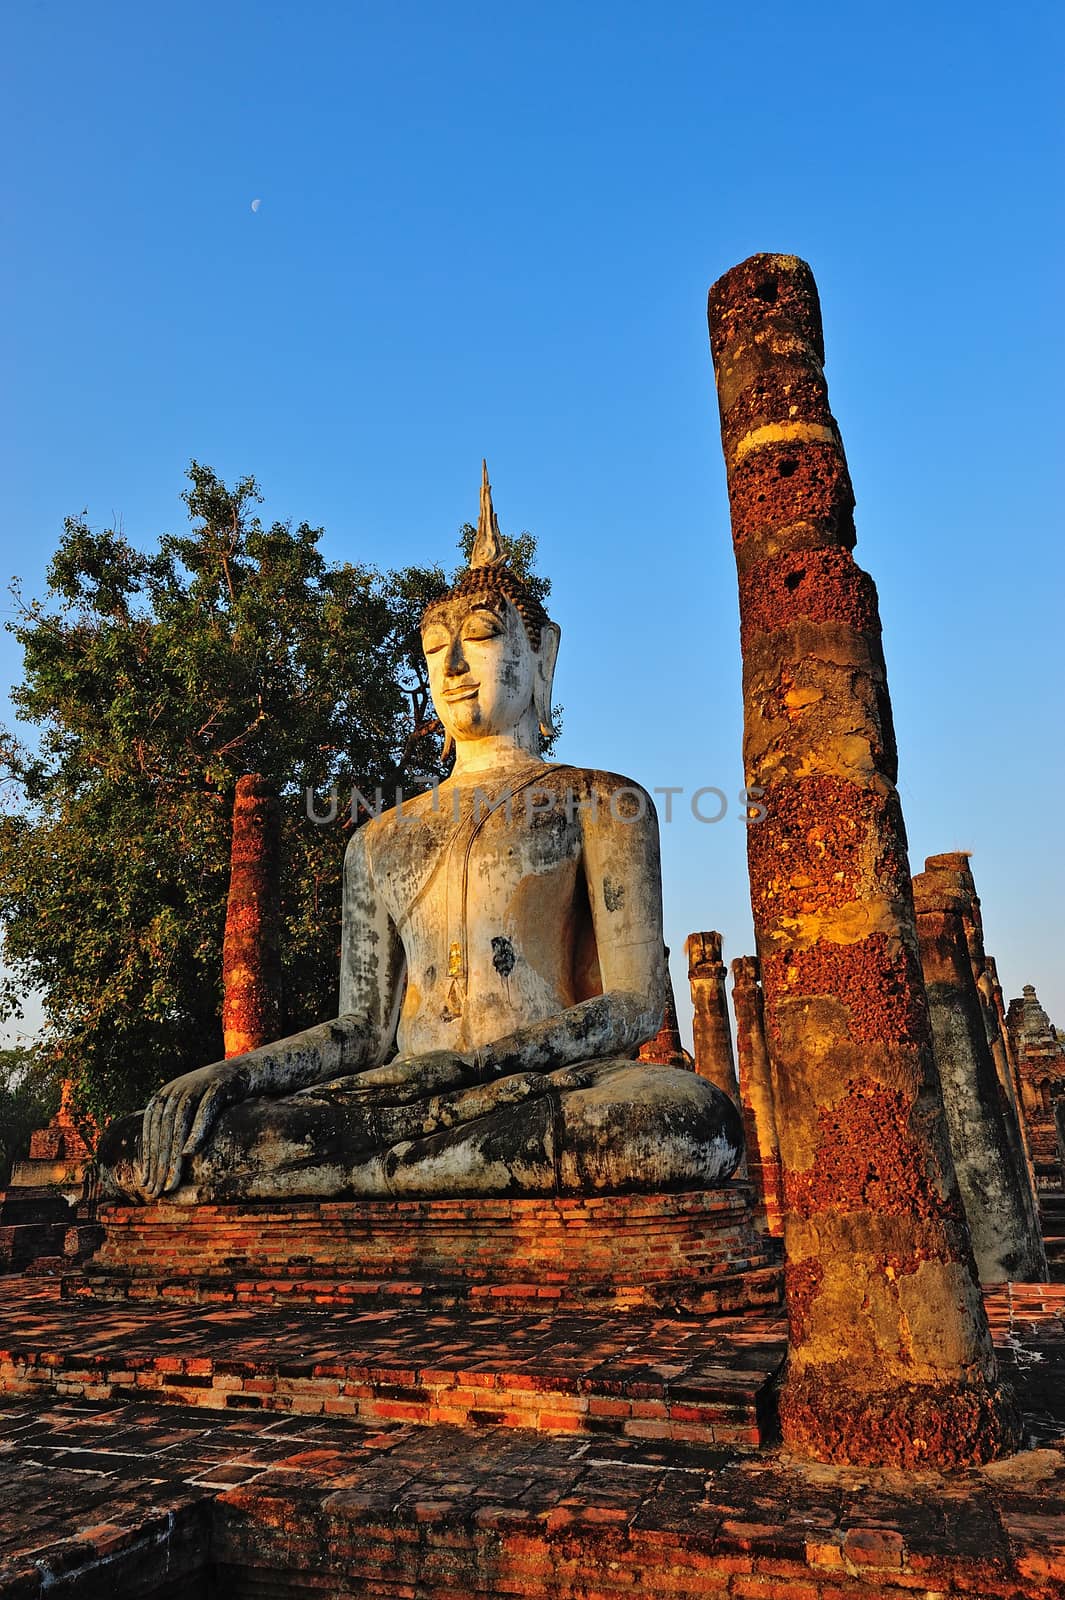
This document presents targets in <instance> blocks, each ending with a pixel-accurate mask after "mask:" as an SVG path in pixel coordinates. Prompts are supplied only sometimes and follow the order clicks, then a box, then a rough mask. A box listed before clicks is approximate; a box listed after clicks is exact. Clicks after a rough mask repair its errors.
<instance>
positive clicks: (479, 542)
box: [422, 461, 554, 650]
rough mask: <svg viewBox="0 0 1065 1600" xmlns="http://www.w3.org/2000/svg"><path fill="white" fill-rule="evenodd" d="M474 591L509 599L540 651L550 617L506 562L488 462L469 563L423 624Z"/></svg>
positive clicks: (429, 609)
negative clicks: (449, 603) (442, 607)
mask: <svg viewBox="0 0 1065 1600" xmlns="http://www.w3.org/2000/svg"><path fill="white" fill-rule="evenodd" d="M475 594H494V595H499V596H501V597H502V598H503V599H505V600H509V601H510V603H511V605H512V606H513V607H514V608H515V610H516V611H517V612H518V615H519V616H520V617H521V620H522V622H523V623H524V625H525V632H526V633H527V634H528V637H529V643H530V644H531V645H532V647H533V649H534V650H539V648H540V636H541V633H542V631H543V629H544V627H545V625H547V624H548V623H549V621H550V619H549V617H548V615H547V612H546V611H545V610H544V608H543V606H542V605H541V603H540V601H539V599H538V598H537V596H536V595H535V594H534V593H533V592H532V590H531V589H530V588H528V586H527V585H526V583H525V582H524V581H523V579H521V578H519V577H518V574H517V573H516V572H515V571H514V570H513V569H512V568H511V567H509V566H508V565H507V552H506V546H505V545H504V543H503V535H502V534H501V533H500V531H499V518H498V517H497V516H496V513H495V507H494V506H493V504H492V485H491V484H490V483H489V481H488V463H487V461H482V462H481V509H480V514H479V517H478V521H477V534H476V537H475V538H474V541H473V548H472V550H471V551H470V564H469V566H468V567H467V568H466V571H465V572H464V573H462V574H461V576H460V577H459V578H458V579H457V580H456V581H455V583H454V584H452V586H451V588H450V589H448V590H447V592H446V593H445V594H443V595H441V596H440V597H439V599H437V600H433V601H431V602H430V603H429V605H428V606H427V607H426V609H425V613H424V615H423V617H422V627H423V628H424V626H425V622H426V618H427V617H429V615H430V614H431V613H432V611H433V610H434V609H435V607H437V606H438V605H442V604H443V603H444V602H445V601H448V600H456V599H458V598H459V597H460V596H463V595H475ZM551 625H552V626H554V625H553V624H551Z"/></svg>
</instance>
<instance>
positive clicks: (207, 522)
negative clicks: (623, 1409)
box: [0, 462, 545, 1117]
mask: <svg viewBox="0 0 1065 1600" xmlns="http://www.w3.org/2000/svg"><path fill="white" fill-rule="evenodd" d="M188 477H189V487H188V489H187V490H186V491H185V493H184V496H183V498H184V500H185V502H186V505H187V508H188V513H189V518H190V522H191V528H190V530H189V531H187V532H185V533H182V534H167V535H165V536H164V537H163V538H161V539H160V541H159V543H158V546H157V547H156V548H155V549H154V550H153V551H151V552H149V553H144V552H142V551H140V550H137V549H135V548H134V547H133V545H132V544H130V542H129V541H128V540H126V539H125V538H124V537H123V536H122V534H121V533H119V532H116V531H115V530H114V529H107V530H105V531H102V532H98V531H94V530H93V529H91V528H90V527H89V525H88V523H87V522H86V521H85V519H84V518H70V519H68V520H67V522H66V525H65V531H64V534H63V537H62V539H61V541H60V544H59V548H58V549H57V551H56V553H55V556H54V557H53V560H52V562H51V565H50V567H49V569H48V575H47V593H46V595H45V597H44V599H41V600H37V599H35V600H32V601H29V602H26V601H24V600H23V599H22V596H21V593H20V591H19V590H18V587H17V586H16V590H15V593H16V600H17V603H18V607H19V614H18V617H17V620H16V621H15V622H14V623H12V624H10V626H11V629H12V631H13V632H14V634H15V636H16V638H17V639H18V641H19V643H20V645H21V646H22V649H23V654H24V676H23V681H22V683H21V685H20V686H19V687H18V688H17V689H16V691H15V693H14V696H13V698H14V702H15V706H16V709H17V714H18V717H19V718H20V720H22V721H24V722H26V723H28V724H30V725H31V726H32V727H34V728H35V729H36V738H35V740H34V741H33V742H32V743H28V742H26V741H23V740H20V739H17V738H15V737H14V736H13V735H12V734H11V733H5V734H4V735H3V737H2V756H3V760H4V765H5V769H6V775H7V778H8V780H9V783H8V787H7V794H8V805H7V808H6V813H5V814H4V815H3V816H2V817H0V928H2V930H3V936H4V958H5V963H6V966H7V968H8V970H9V976H8V978H7V980H6V984H5V990H4V1003H5V1004H6V1006H7V1009H8V1012H9V1013H10V1012H11V1011H13V1010H15V1009H17V1007H18V1005H19V1003H20V998H21V996H22V995H24V994H25V993H26V992H27V991H28V990H39V991H41V993H42V996H43V1006H44V1013H45V1020H46V1032H45V1041H44V1047H45V1048H46V1049H47V1052H48V1055H49V1059H50V1060H51V1062H52V1064H53V1067H54V1070H55V1071H57V1072H58V1073H59V1074H60V1075H61V1076H69V1077H73V1078H74V1079H75V1080H76V1081H77V1083H78V1085H79V1095H80V1099H81V1102H82V1105H83V1106H84V1108H85V1109H86V1110H88V1111H91V1112H92V1113H93V1114H95V1115H96V1116H97V1117H107V1116H109V1115H113V1114H115V1113H116V1112H118V1111H122V1110H126V1109H129V1108H131V1107H133V1106H135V1105H137V1104H142V1103H143V1101H144V1099H145V1097H146V1096H147V1094H149V1093H150V1092H151V1091H152V1090H153V1089H154V1088H155V1087H157V1086H158V1085H159V1084H160V1083H162V1082H165V1081H167V1080H168V1079H170V1078H173V1077H174V1076H176V1075H177V1074H179V1073H181V1072H184V1071H187V1070H189V1069H190V1068H192V1067H195V1066H198V1065H202V1064H203V1063H205V1062H208V1061H212V1060H216V1059H218V1057H219V1056H220V1055H221V1054H222V1040H221V1024H220V995H221V949H222V933H223V926H224V919H225V902H226V892H227V886H228V868H229V838H230V817H231V807H232V795H233V789H234V786H235V783H236V780H237V778H238V777H239V776H240V775H241V774H242V773H246V772H258V773H262V774H263V775H264V776H266V777H267V778H268V779H269V780H270V781H271V782H272V783H273V784H275V785H276V787H277V789H278V792H279V793H280V795H281V798H282V810H283V823H282V834H283V839H282V930H283V966H284V1000H283V1006H284V1015H283V1025H284V1031H285V1032H290V1031H294V1030H296V1029H298V1028H301V1027H305V1026H307V1025H309V1024H311V1023H313V1022H315V1021H318V1020H321V1019H322V1018H324V1017H326V1016H330V1015H334V1014H335V1008H336V1003H337V996H336V985H337V971H338V957H339V941H340V872H341V862H342V857H343V850H344V844H345V842H346V837H347V833H348V831H350V826H351V821H350V816H348V815H346V812H345V809H344V806H343V803H342V805H341V809H340V818H339V821H338V824H337V825H336V826H334V827H321V826H316V825H315V824H314V823H312V822H311V821H309V820H308V817H307V814H306V808H305V803H304V795H305V791H306V790H307V789H308V788H313V789H314V790H315V791H316V792H318V793H321V792H323V791H328V790H330V789H331V788H334V787H335V788H336V790H337V791H338V794H339V795H341V796H343V797H345V798H346V797H347V796H348V795H350V792H351V789H352V787H353V786H355V787H357V788H358V789H359V790H361V791H362V792H363V793H364V794H366V795H371V794H372V793H373V791H374V790H375V788H376V787H377V786H378V785H380V786H381V788H382V790H383V791H384V793H385V794H386V795H388V794H389V793H390V792H391V791H393V790H394V789H395V787H396V785H397V784H399V783H402V784H403V785H404V786H405V787H406V788H407V790H408V792H412V791H413V790H414V789H417V788H422V787H424V786H425V785H426V784H427V783H429V782H430V781H431V780H432V779H433V778H435V777H439V776H442V775H443V773H442V768H441V755H440V750H441V741H440V737H439V729H438V726H437V724H436V722H435V720H434V717H433V712H432V708H431V705H430V702H429V697H428V687H427V683H426V679H425V672H424V662H423V661H422V657H421V653H420V648H419V631H418V624H419V621H420V618H421V615H422V612H423V610H424V608H425V606H426V604H427V603H428V602H429V600H430V599H432V598H435V597H436V596H437V595H438V594H439V593H440V592H441V591H442V590H443V589H444V588H445V587H446V582H447V579H446V575H445V573H444V571H443V569H441V568H439V567H431V568H419V567H406V568H403V569H401V570H398V571H391V572H386V573H381V572H379V571H377V570H375V569H374V568H372V567H370V566H365V565H360V564H356V563H351V562H342V563H331V562H328V561H327V560H326V558H325V557H324V555H323V554H322V551H321V549H320V542H321V538H322V530H321V529H319V528H312V527H309V526H308V525H307V524H306V523H300V524H299V525H298V526H296V527H293V526H292V525H291V524H289V523H280V522H275V523H272V524H271V525H269V526H264V525H263V524H262V523H261V522H260V520H259V518H258V516H257V515H256V514H255V507H256V505H257V504H259V503H260V500H261V497H260V495H259V491H258V486H257V484H256V482H255V480H254V479H253V478H243V479H241V480H240V481H239V482H237V483H236V484H235V485H234V486H233V487H231V488H230V487H227V486H226V484H224V483H223V482H222V480H221V479H220V478H218V477H217V475H216V474H215V473H214V472H213V471H212V470H211V469H210V468H209V467H205V466H201V465H200V464H199V463H197V462H193V463H192V464H191V466H190V469H189V474H188ZM470 532H472V530H467V529H463V530H462V531H461V533H460V543H461V542H462V540H463V539H467V540H468V537H469V533H470ZM511 549H512V550H513V552H514V560H515V565H517V566H520V567H521V568H522V569H524V572H525V574H526V575H530V576H532V581H533V582H535V583H538V584H539V585H540V590H541V592H544V584H545V580H543V579H537V578H536V577H535V575H532V574H531V564H532V561H533V559H534V556H535V540H533V539H532V537H531V535H527V534H523V535H520V536H519V537H518V539H517V540H516V541H512V542H511Z"/></svg>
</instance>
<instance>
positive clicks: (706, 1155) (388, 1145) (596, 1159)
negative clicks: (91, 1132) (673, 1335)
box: [100, 1059, 742, 1203]
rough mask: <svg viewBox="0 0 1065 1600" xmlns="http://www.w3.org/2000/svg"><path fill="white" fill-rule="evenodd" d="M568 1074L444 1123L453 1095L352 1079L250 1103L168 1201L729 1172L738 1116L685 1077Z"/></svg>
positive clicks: (630, 1181)
mask: <svg viewBox="0 0 1065 1600" xmlns="http://www.w3.org/2000/svg"><path fill="white" fill-rule="evenodd" d="M574 1077H575V1078H576V1080H577V1083H578V1086H577V1087H572V1088H563V1087H560V1086H559V1085H558V1084H556V1083H555V1082H553V1081H552V1079H551V1076H550V1075H547V1076H546V1077H539V1076H538V1075H533V1076H532V1079H531V1081H530V1075H519V1076H516V1077H514V1078H510V1079H501V1080H497V1081H496V1083H495V1084H493V1085H492V1089H493V1096H494V1097H499V1096H500V1094H501V1095H502V1099H503V1100H504V1102H506V1101H507V1099H508V1098H509V1099H510V1103H504V1104H502V1105H497V1106H496V1108H495V1109H492V1110H489V1111H488V1112H487V1113H486V1114H485V1115H482V1116H475V1117H473V1118H472V1119H471V1120H466V1121H462V1122H460V1123H459V1124H458V1125H457V1126H450V1127H449V1126H446V1122H447V1117H448V1107H447V1105H446V1102H447V1101H449V1100H450V1101H452V1102H453V1101H455V1100H457V1099H458V1098H459V1097H457V1096H448V1097H441V1100H439V1101H432V1102H425V1101H422V1102H416V1103H415V1104H413V1105H406V1106H372V1105H369V1104H367V1103H366V1101H365V1100H364V1099H363V1098H361V1097H360V1096H359V1095H358V1093H357V1091H356V1085H357V1082H358V1080H357V1078H354V1077H352V1078H337V1079H334V1080H333V1081H332V1082H330V1083H325V1084H321V1085H316V1086H315V1087H313V1088H309V1089H302V1090H300V1091H299V1092H298V1093H296V1094H293V1095H289V1096H286V1097H284V1098H281V1099H275V1100H269V1099H257V1100H252V1101H248V1102H245V1103H244V1104H243V1105H238V1106H234V1107H231V1108H230V1109H229V1110H227V1111H225V1112H223V1113H222V1115H221V1116H220V1118H219V1120H218V1123H217V1125H216V1127H215V1130H214V1133H213V1136H212V1140H211V1143H210V1145H209V1147H208V1148H207V1149H206V1150H204V1151H202V1152H201V1153H200V1154H198V1155H196V1156H194V1157H193V1158H192V1160H191V1161H190V1162H189V1165H188V1170H187V1173H186V1177H185V1182H184V1183H183V1185H182V1188H181V1189H179V1190H178V1192H177V1193H176V1195H175V1196H174V1198H175V1199H176V1200H177V1201H179V1202H181V1201H184V1200H189V1201H201V1202H207V1201H214V1202H219V1203H225V1202H228V1201H238V1200H257V1199H258V1200H277V1199H296V1198H303V1197H310V1196H314V1197H320V1198H326V1197H330V1198H346V1197H352V1196H358V1197H361V1198H367V1199H374V1198H380V1199H393V1198H399V1197H403V1198H433V1197H438V1196H441V1195H451V1196H455V1197H461V1196H481V1197H485V1198H488V1197H493V1196H495V1197H499V1196H520V1195H529V1196H534V1195H557V1194H592V1193H597V1192H598V1193H625V1192H632V1191H645V1192H654V1191H659V1190H668V1189H694V1188H704V1187H707V1186H710V1185H713V1184H715V1183H721V1182H723V1181H724V1180H725V1179H726V1178H728V1177H729V1176H730V1175H731V1174H732V1172H733V1171H734V1170H735V1168H736V1166H737V1165H738V1163H739V1159H740V1154H741V1151H742V1131H741V1125H740V1120H739V1116H738V1113H737V1112H736V1109H735V1107H734V1106H733V1104H732V1102H731V1100H730V1099H729V1098H728V1096H727V1095H725V1094H723V1093H722V1091H721V1090H720V1089H718V1088H717V1087H716V1086H715V1085H713V1084H711V1083H708V1082H707V1081H706V1080H705V1079H703V1078H699V1077H697V1076H696V1075H695V1073H693V1072H689V1071H686V1070H683V1069H679V1068H673V1067H659V1066H647V1065H645V1064H642V1063H639V1062H635V1061H632V1060H629V1059H625V1060H608V1061H600V1062H595V1063H589V1064H587V1065H584V1066H581V1067H579V1068H576V1069H572V1068H571V1069H567V1072H566V1078H567V1079H568V1080H572V1079H573V1078H574ZM511 1086H513V1095H512V1096H510V1097H508V1094H507V1090H508V1088H509V1087H511ZM141 1127H142V1117H141V1114H140V1113H136V1114H135V1115H133V1116H130V1117H124V1118H122V1119H120V1120H119V1121H117V1122H115V1123H113V1124H112V1125H111V1127H110V1128H109V1129H108V1130H107V1133H106V1134H105V1136H104V1144H103V1145H102V1146H101V1151H100V1155H101V1160H102V1162H103V1164H104V1165H106V1166H107V1167H108V1168H109V1169H110V1171H111V1172H112V1174H113V1184H114V1187H115V1188H116V1189H117V1190H119V1191H123V1190H125V1191H127V1192H129V1191H130V1190H131V1189H132V1188H134V1187H135V1182H136V1179H135V1174H136V1170H137V1164H138V1162H139V1157H140V1140H141ZM427 1128H429V1129H432V1130H433V1131H428V1132H426V1131H424V1130H425V1129H427Z"/></svg>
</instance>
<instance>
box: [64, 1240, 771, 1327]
mask: <svg viewBox="0 0 1065 1600" xmlns="http://www.w3.org/2000/svg"><path fill="white" fill-rule="evenodd" d="M307 1274H308V1268H307V1266H306V1264H301V1265H299V1266H298V1267H294V1268H292V1269H291V1270H290V1271H289V1272H288V1273H286V1274H284V1275H273V1276H270V1277H261V1278H253V1277H242V1276H240V1275H239V1273H234V1274H227V1275H225V1276H222V1275H217V1276H213V1275H209V1276H204V1277H195V1278H194V1277H190V1276H183V1277H177V1278H169V1277H154V1276H152V1277H150V1276H144V1277H136V1276H133V1275H130V1276H125V1275H119V1274H115V1273H106V1274H95V1273H94V1272H93V1270H92V1263H87V1264H86V1268H85V1270H84V1271H83V1272H81V1273H77V1274H70V1275H69V1276H68V1277H66V1278H65V1279H64V1281H63V1297H64V1298H65V1299H68V1300H81V1301H86V1300H91V1301H103V1302H110V1303H123V1302H134V1303H137V1304H141V1305H153V1304H154V1305H158V1304H164V1305H196V1306H210V1305H248V1306H282V1305H290V1306H299V1305H303V1306H318V1307H324V1306H335V1307H352V1308H357V1307H361V1306H365V1305H367V1304H385V1305H388V1304H396V1303H406V1304H410V1303H412V1302H417V1303H418V1305H420V1306H424V1307H426V1308H430V1307H431V1308H432V1309H434V1310H444V1311H447V1310H453V1309H456V1308H458V1307H462V1306H467V1307H469V1308H470V1309H471V1310H473V1309H476V1308H479V1307H485V1308H487V1309H488V1310H490V1311H502V1310H516V1311H527V1310H529V1309H531V1308H535V1309H546V1308H547V1307H551V1308H553V1309H557V1310H561V1311H596V1312H608V1311H613V1310H616V1311H626V1310H627V1311H641V1310H643V1311H663V1312H666V1313H684V1312H693V1313H696V1312H697V1313H699V1314H701V1315H703V1316H724V1315H729V1314H731V1313H736V1312H740V1311H745V1310H758V1309H765V1310H768V1309H771V1308H774V1307H777V1306H779V1305H780V1304H781V1301H782V1291H783V1273H782V1268H781V1266H780V1264H779V1263H778V1261H777V1260H776V1259H775V1258H774V1253H770V1252H767V1253H766V1254H765V1255H763V1256H761V1257H754V1258H752V1259H751V1260H750V1261H747V1262H744V1261H739V1262H736V1263H733V1270H732V1271H720V1270H719V1271H714V1272H711V1273H708V1274H707V1275H705V1276H704V1277H702V1278H700V1279H695V1280H692V1279H690V1278H681V1279H665V1280H663V1281H659V1282H652V1283H644V1284H637V1285H629V1286H625V1287H621V1288H615V1287H613V1286H611V1285H610V1284H595V1283H591V1284H589V1283H564V1284H552V1283H499V1282H495V1281H492V1282H486V1283H479V1282H470V1281H469V1280H468V1279H452V1280H448V1279H438V1280H434V1281H427V1280H420V1279H413V1278H393V1279H387V1278H385V1279H372V1278H333V1277H329V1276H328V1275H324V1274H322V1275H315V1276H314V1277H309V1276H308V1275H307Z"/></svg>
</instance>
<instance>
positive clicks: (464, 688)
mask: <svg viewBox="0 0 1065 1600" xmlns="http://www.w3.org/2000/svg"><path fill="white" fill-rule="evenodd" d="M480 687H481V685H480V684H479V683H460V684H456V686H455V687H454V688H453V689H445V690H444V699H445V700H446V701H447V702H448V703H449V704H450V703H451V702H452V701H454V700H473V699H474V698H475V697H476V694H477V691H478V689H479V688H480Z"/></svg>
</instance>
